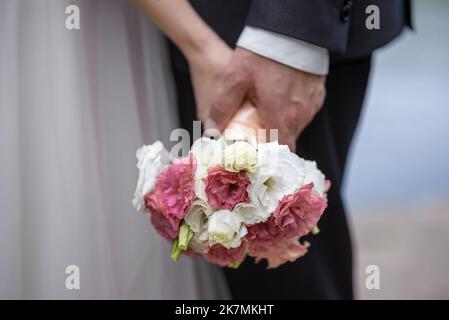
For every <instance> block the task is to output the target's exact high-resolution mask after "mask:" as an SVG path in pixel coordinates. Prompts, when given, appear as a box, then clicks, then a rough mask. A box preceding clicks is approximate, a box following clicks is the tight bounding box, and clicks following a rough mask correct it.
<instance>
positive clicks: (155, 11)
mask: <svg viewBox="0 0 449 320" xmlns="http://www.w3.org/2000/svg"><path fill="white" fill-rule="evenodd" d="M130 1H131V2H132V3H133V4H134V5H135V6H136V7H138V8H139V9H140V10H142V12H144V13H145V14H146V15H147V16H148V17H150V18H151V20H152V21H153V22H154V23H155V24H156V25H157V26H158V27H159V28H160V29H161V30H162V31H163V32H164V33H165V34H166V35H167V36H168V37H169V38H170V39H171V40H172V41H173V42H174V43H175V44H176V46H177V47H178V48H179V49H180V50H181V51H182V53H183V54H184V56H185V57H186V58H187V61H188V62H189V67H190V71H191V75H192V82H193V88H194V92H195V100H196V105H197V116H198V118H199V119H200V120H205V119H206V116H207V115H208V113H209V110H208V108H209V105H210V93H211V90H212V87H213V86H214V85H215V83H216V82H217V81H218V79H219V78H220V75H221V73H222V72H223V71H224V68H225V67H226V65H227V63H228V61H229V60H230V58H231V55H232V53H233V50H232V49H231V48H229V47H228V46H227V44H226V43H225V42H224V41H223V40H222V39H221V38H220V37H219V36H218V35H217V34H216V33H215V32H214V31H213V30H212V29H211V28H210V27H209V26H208V25H207V24H206V23H205V22H204V21H203V20H202V19H201V17H200V16H199V15H198V14H197V13H196V12H195V10H193V8H192V6H191V5H190V3H189V2H188V1H185V0H164V1H153V0H130Z"/></svg>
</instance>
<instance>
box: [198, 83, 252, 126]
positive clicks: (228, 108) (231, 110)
mask: <svg viewBox="0 0 449 320" xmlns="http://www.w3.org/2000/svg"><path fill="white" fill-rule="evenodd" d="M226 78H229V77H228V76H226ZM226 78H225V79H223V80H222V81H221V82H220V83H219V85H218V88H217V91H216V93H215V95H214V96H213V97H212V99H211V104H210V108H209V116H208V118H207V119H206V121H205V122H204V126H205V128H206V129H210V128H216V129H218V130H220V131H223V130H224V129H225V128H226V126H227V124H228V123H229V121H230V120H231V119H232V116H233V115H234V114H235V112H236V111H237V109H238V108H239V107H240V106H241V104H242V103H243V99H244V98H245V96H246V94H247V89H248V86H247V85H246V84H245V83H244V82H242V81H240V82H231V81H229V80H228V79H226Z"/></svg>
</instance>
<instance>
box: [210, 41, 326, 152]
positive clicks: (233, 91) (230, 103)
mask: <svg viewBox="0 0 449 320" xmlns="http://www.w3.org/2000/svg"><path fill="white" fill-rule="evenodd" d="M325 79H326V77H325V76H319V75H314V74H311V73H306V72H303V71H300V70H296V69H293V68H290V67H288V66H286V65H283V64H280V63H278V62H275V61H274V60H270V59H267V58H264V57H262V56H260V55H257V54H254V53H252V52H250V51H247V50H245V49H242V48H237V49H236V50H235V51H234V53H233V55H232V57H231V60H230V62H229V63H228V66H227V69H226V71H225V73H224V74H223V77H222V78H221V81H219V82H218V87H217V88H216V90H215V91H214V92H213V93H212V94H213V96H212V102H211V106H210V111H209V112H210V113H209V119H208V121H206V123H205V125H206V127H216V128H218V129H220V130H223V129H224V128H225V127H226V125H227V123H228V122H229V120H230V119H231V118H232V116H233V114H234V113H235V111H236V110H237V109H238V108H239V107H240V105H241V103H242V101H243V99H245V98H249V99H250V100H251V101H252V102H253V103H254V104H255V105H256V107H257V108H258V110H259V113H260V115H261V117H262V120H263V122H264V125H265V127H266V128H267V129H278V130H279V142H280V143H284V144H288V145H289V146H290V148H291V150H294V149H295V145H296V139H297V138H298V136H299V134H300V133H301V132H302V130H304V128H305V127H306V126H307V125H308V124H309V123H310V122H311V121H312V119H313V117H314V116H315V114H316V113H317V112H318V110H319V109H320V108H321V106H322V104H323V101H324V97H325Z"/></svg>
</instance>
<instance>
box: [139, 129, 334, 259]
mask: <svg viewBox="0 0 449 320" xmlns="http://www.w3.org/2000/svg"><path fill="white" fill-rule="evenodd" d="M137 159H138V163H137V167H138V169H139V180H138V183H137V189H136V192H135V197H134V200H133V205H134V207H135V208H136V209H137V210H138V211H143V212H149V214H150V217H151V223H152V224H153V226H154V227H155V229H156V231H157V232H158V233H159V234H160V235H161V236H163V237H164V238H166V239H167V240H169V241H171V242H172V243H173V246H172V252H171V257H172V258H173V259H174V260H175V261H177V260H178V258H179V256H180V254H182V253H184V254H187V255H199V256H202V257H203V258H204V259H206V260H207V261H209V262H211V263H215V264H217V265H220V266H226V267H238V266H239V264H240V263H241V262H242V261H243V260H244V259H245V257H246V256H247V255H249V256H251V257H254V258H255V260H256V262H258V261H260V260H262V259H266V260H267V263H268V268H276V267H278V266H280V265H281V264H283V263H286V262H288V261H295V260H296V259H298V258H299V257H301V256H303V255H304V254H305V253H306V252H307V249H308V247H309V243H307V242H304V243H301V242H300V238H301V237H303V236H305V235H307V234H309V233H310V232H312V233H316V232H318V228H317V223H318V220H319V219H320V217H321V215H322V214H323V212H324V210H325V208H326V206H327V198H326V191H327V189H328V184H329V183H328V181H326V180H325V177H324V175H323V174H322V173H321V171H320V170H319V169H318V168H317V166H316V163H315V162H313V161H308V160H304V159H302V158H300V157H299V156H297V155H296V154H294V153H292V152H290V150H289V148H288V147H287V146H286V145H280V144H278V143H277V142H266V143H265V142H257V141H256V140H255V139H248V140H239V139H229V138H227V137H226V135H225V136H224V137H221V138H219V139H216V140H215V139H210V138H204V137H203V138H200V139H198V140H197V141H196V142H195V143H194V144H193V146H192V148H191V150H190V152H189V154H188V156H186V157H184V158H182V159H179V160H175V161H174V162H173V163H171V162H170V155H169V153H168V151H167V150H165V149H164V147H163V145H162V143H161V142H159V141H158V142H155V143H154V144H152V145H149V146H143V147H141V148H140V149H139V150H138V151H137Z"/></svg>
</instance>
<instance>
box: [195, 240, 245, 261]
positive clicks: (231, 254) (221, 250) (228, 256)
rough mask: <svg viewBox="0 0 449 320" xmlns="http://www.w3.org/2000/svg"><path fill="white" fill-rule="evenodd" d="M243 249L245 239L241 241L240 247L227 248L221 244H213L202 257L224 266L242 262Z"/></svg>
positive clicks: (243, 256)
mask: <svg viewBox="0 0 449 320" xmlns="http://www.w3.org/2000/svg"><path fill="white" fill-rule="evenodd" d="M245 249H246V242H245V241H242V244H241V245H240V247H238V248H229V249H226V248H225V247H223V246H222V245H221V244H215V245H213V246H212V247H210V248H209V250H208V251H207V253H205V254H204V259H206V260H207V261H209V262H211V263H214V264H217V265H219V266H221V267H226V266H229V265H230V264H231V263H235V262H242V261H243V259H244V258H245Z"/></svg>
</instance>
